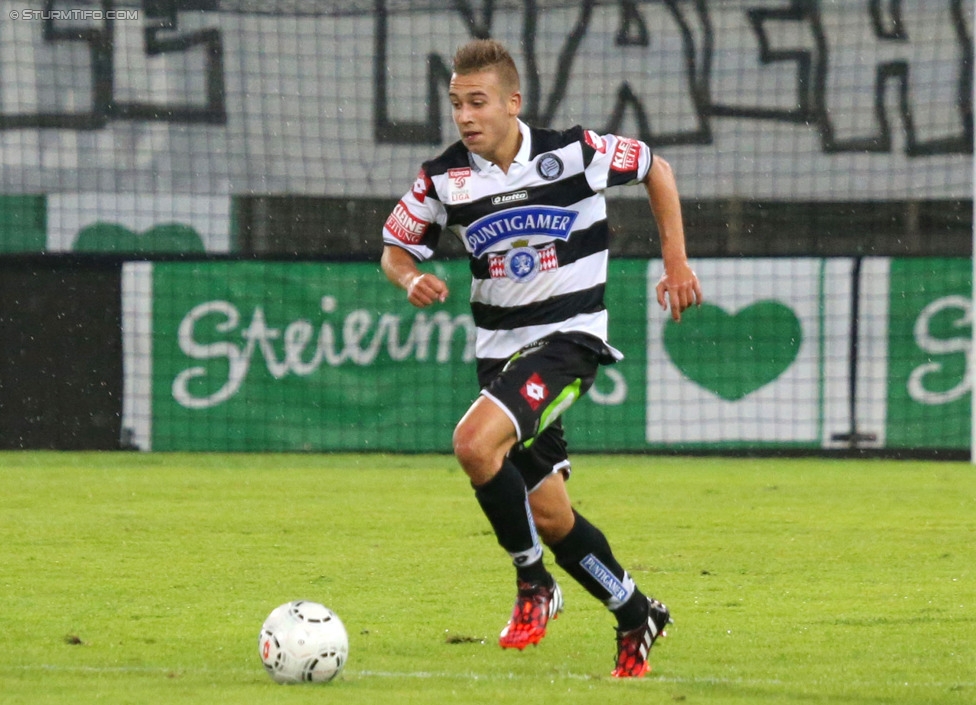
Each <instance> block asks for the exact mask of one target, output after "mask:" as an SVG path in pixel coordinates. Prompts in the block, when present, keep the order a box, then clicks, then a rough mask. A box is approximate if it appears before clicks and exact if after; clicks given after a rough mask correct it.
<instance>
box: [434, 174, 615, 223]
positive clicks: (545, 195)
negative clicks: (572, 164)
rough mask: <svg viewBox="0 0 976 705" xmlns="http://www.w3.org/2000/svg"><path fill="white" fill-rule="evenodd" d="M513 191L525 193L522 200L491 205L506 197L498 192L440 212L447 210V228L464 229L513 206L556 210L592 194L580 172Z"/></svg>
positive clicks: (448, 206) (583, 175)
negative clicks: (456, 226)
mask: <svg viewBox="0 0 976 705" xmlns="http://www.w3.org/2000/svg"><path fill="white" fill-rule="evenodd" d="M514 190H515V191H527V192H528V193H527V197H526V199H525V200H524V201H517V202H515V203H502V204H499V205H497V206H495V205H492V203H491V199H493V198H495V197H496V196H501V195H504V194H505V193H510V191H502V192H499V193H493V194H492V195H490V196H485V197H484V198H479V199H478V200H477V201H472V202H471V203H465V204H464V205H461V206H451V205H448V204H447V203H445V204H444V208H445V209H446V210H447V225H448V227H450V226H452V225H464V226H468V225H470V224H471V223H473V222H474V221H476V220H478V218H483V217H484V216H486V215H489V214H491V213H497V212H499V211H503V210H505V209H506V208H512V207H514V206H530V205H544V206H556V207H557V208H569V207H570V206H572V205H574V204H576V203H579V202H580V201H582V200H583V199H585V198H589V197H590V196H592V195H593V194H594V193H596V192H595V191H594V190H593V189H592V188H590V184H589V183H588V182H587V180H586V174H584V173H583V172H580V173H579V174H575V175H573V176H570V177H567V178H565V179H563V180H562V181H555V182H553V183H551V184H545V185H543V186H533V187H532V188H528V189H514Z"/></svg>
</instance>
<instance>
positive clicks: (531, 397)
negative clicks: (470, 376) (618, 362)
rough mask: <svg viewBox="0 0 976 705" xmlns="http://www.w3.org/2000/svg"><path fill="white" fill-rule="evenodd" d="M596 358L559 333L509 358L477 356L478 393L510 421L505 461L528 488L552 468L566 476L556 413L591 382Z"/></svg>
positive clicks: (563, 443)
mask: <svg viewBox="0 0 976 705" xmlns="http://www.w3.org/2000/svg"><path fill="white" fill-rule="evenodd" d="M599 365H600V356H599V355H598V354H597V353H596V352H595V351H594V350H593V349H591V348H590V347H586V346H583V345H580V344H579V343H578V342H574V340H572V339H570V338H567V337H563V336H550V337H549V338H545V339H543V340H541V341H539V342H537V343H534V344H532V345H530V346H528V347H526V348H523V349H522V350H520V351H519V352H518V353H516V354H515V355H513V356H512V358H511V359H509V360H479V361H478V382H479V384H480V385H481V388H482V389H481V394H482V395H483V396H486V397H488V398H489V399H491V400H492V401H493V402H494V403H495V404H497V405H498V407H499V408H501V410H502V411H504V412H505V413H506V414H507V415H508V417H509V418H510V419H511V420H512V423H513V424H514V425H515V431H516V434H517V435H518V443H517V444H516V445H515V447H514V448H513V449H512V451H511V452H510V453H509V456H508V457H509V459H510V460H511V461H512V462H513V463H514V465H515V467H517V468H518V469H519V472H520V473H521V474H522V477H523V479H524V480H525V484H526V487H528V488H529V491H530V492H531V491H532V490H533V489H535V488H536V487H537V486H538V485H539V484H540V483H541V482H542V481H543V480H545V479H546V478H547V477H548V476H549V475H550V474H552V473H554V472H562V473H563V474H564V475H565V476H566V477H567V478H568V477H569V472H570V465H569V456H568V455H567V452H566V439H565V437H564V434H563V424H562V420H561V419H560V416H561V414H562V413H563V412H564V411H566V409H568V408H569V407H570V406H572V405H573V403H575V402H576V401H577V400H578V399H579V398H580V397H582V396H583V395H584V394H586V392H587V391H588V390H589V388H590V387H591V386H592V385H593V380H594V378H595V377H596V372H597V368H598V367H599Z"/></svg>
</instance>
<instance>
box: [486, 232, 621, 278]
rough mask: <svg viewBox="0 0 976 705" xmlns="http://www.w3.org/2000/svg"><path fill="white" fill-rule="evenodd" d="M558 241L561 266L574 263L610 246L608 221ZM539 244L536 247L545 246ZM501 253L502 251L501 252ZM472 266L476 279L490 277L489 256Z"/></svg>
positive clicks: (557, 252)
mask: <svg viewBox="0 0 976 705" xmlns="http://www.w3.org/2000/svg"><path fill="white" fill-rule="evenodd" d="M553 242H555V243H556V261H557V262H559V266H560V267H565V266H566V265H567V264H572V263H573V262H575V261H576V260H579V259H583V258H584V257H589V256H590V255H593V254H596V253H597V252H602V251H603V250H605V249H607V248H608V247H609V246H610V228H609V227H608V226H607V221H605V220H601V221H598V222H596V223H593V225H591V226H590V227H588V228H586V229H585V230H577V231H575V232H574V233H573V234H572V235H570V236H569V240H567V241H565V242H563V241H562V240H554V241H553ZM544 246H545V245H544V244H543V245H537V246H536V247H544ZM499 254H501V253H499ZM469 261H470V266H471V276H473V277H474V278H475V279H490V278H491V275H490V274H489V273H488V258H487V257H482V258H481V259H474V258H473V257H472V258H471V259H470V260H469Z"/></svg>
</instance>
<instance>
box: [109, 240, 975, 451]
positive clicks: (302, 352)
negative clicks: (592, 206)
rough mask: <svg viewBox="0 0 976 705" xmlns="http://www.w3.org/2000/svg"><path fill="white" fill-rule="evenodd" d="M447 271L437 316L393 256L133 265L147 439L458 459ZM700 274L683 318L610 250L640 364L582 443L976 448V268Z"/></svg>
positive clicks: (611, 296) (129, 363)
mask: <svg viewBox="0 0 976 705" xmlns="http://www.w3.org/2000/svg"><path fill="white" fill-rule="evenodd" d="M435 266H436V268H437V272H438V274H439V275H440V276H442V277H444V278H445V279H447V281H448V282H449V283H450V286H451V290H452V295H451V297H450V298H449V299H448V301H447V302H446V303H445V304H444V305H442V306H435V307H431V308H429V309H425V310H418V309H415V308H413V307H412V306H410V305H409V304H408V303H407V302H406V300H405V297H404V296H403V295H402V293H401V292H399V291H398V290H396V289H394V288H393V287H392V286H390V285H389V283H388V282H387V281H386V280H385V278H384V277H383V275H382V273H381V272H380V271H379V268H378V266H376V265H375V264H367V263H342V264H338V263H336V264H326V263H272V262H202V263H166V264H155V265H153V264H150V263H130V264H128V265H126V267H125V270H124V272H123V297H124V302H123V304H124V306H123V310H124V321H123V328H124V343H125V367H126V385H125V403H124V417H125V418H124V426H125V427H126V428H127V429H129V431H130V433H131V436H132V440H133V443H134V444H135V445H136V446H137V447H140V448H143V449H157V450H231V451H236V450H253V451H264V450H388V451H396V450H401V451H449V450H450V442H451V441H450V439H451V432H452V430H453V427H454V424H455V423H456V421H457V419H458V418H460V416H461V415H462V414H463V413H464V411H465V409H466V408H467V407H468V405H469V404H470V403H471V401H472V400H473V399H474V397H475V396H476V394H477V387H476V382H475V371H474V357H473V352H474V349H473V343H474V326H473V324H472V321H471V317H470V313H469V311H468V304H467V282H468V276H469V275H468V273H467V264H466V263H465V262H446V263H440V264H437V265H435ZM695 268H696V271H697V272H698V274H699V277H700V279H701V280H702V282H703V286H704V287H705V292H706V297H707V300H706V302H705V303H704V304H703V305H702V306H701V307H700V308H693V309H691V310H689V311H687V312H686V313H685V315H684V317H683V320H682V322H681V323H680V324H677V323H674V322H673V321H671V319H670V316H669V315H668V314H667V313H665V312H664V311H662V310H661V309H660V308H659V306H658V305H657V302H656V300H655V299H656V297H655V293H654V287H655V285H656V283H657V280H658V277H659V276H660V262H658V261H650V262H648V261H643V260H621V261H614V262H612V263H611V270H610V275H609V279H608V286H607V306H608V308H609V310H610V313H611V340H612V342H613V343H614V344H615V345H616V346H618V347H619V348H620V349H621V350H623V352H624V353H625V355H626V357H625V359H624V360H623V361H622V362H620V363H618V364H616V365H613V366H610V367H606V368H603V369H602V370H601V372H600V374H599V376H598V378H597V381H596V384H595V385H594V387H593V389H592V390H591V391H590V393H589V394H588V395H587V396H586V397H584V399H583V400H582V401H581V402H580V403H578V404H577V405H576V406H574V407H573V409H572V410H570V411H569V412H568V413H567V414H566V417H565V422H566V425H567V429H568V433H569V439H570V442H571V447H572V448H574V449H577V450H611V451H612V450H620V451H637V450H646V449H653V448H664V447H676V448H716V449H733V448H756V447H765V448H776V447H784V448H785V447H800V448H834V447H845V446H847V445H848V440H847V439H848V438H849V437H850V435H851V434H852V433H853V434H857V437H858V438H859V445H860V447H894V448H959V449H965V448H968V447H969V434H970V430H969V429H970V409H969V404H970V401H969V400H970V392H971V386H972V377H971V372H970V364H969V361H970V348H971V344H970V340H971V329H972V307H971V291H972V285H971V279H972V277H971V263H970V261H969V260H948V259H939V260H897V259H896V260H888V259H880V258H876V259H866V260H864V261H863V262H862V266H861V268H860V274H859V278H858V289H857V290H858V296H857V301H856V304H857V305H856V306H855V300H854V291H855V288H854V276H855V272H856V271H857V270H856V269H855V267H854V260H852V259H847V258H838V259H726V260H705V261H701V262H697V263H695ZM855 316H856V324H857V325H854V323H855ZM855 331H856V340H855V339H852V335H853V334H854V332H855ZM855 353H856V355H855ZM852 355H855V357H854V358H852ZM852 362H853V364H852ZM852 375H853V377H852ZM852 394H853V397H852Z"/></svg>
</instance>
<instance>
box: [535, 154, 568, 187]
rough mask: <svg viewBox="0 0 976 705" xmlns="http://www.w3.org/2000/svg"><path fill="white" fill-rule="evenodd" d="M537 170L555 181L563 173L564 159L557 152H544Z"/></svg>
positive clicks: (540, 174)
mask: <svg viewBox="0 0 976 705" xmlns="http://www.w3.org/2000/svg"><path fill="white" fill-rule="evenodd" d="M535 170H536V171H537V172H539V176H541V177H542V178H543V179H545V180H546V181H555V180H556V179H558V178H559V177H560V176H562V175H563V160H562V159H560V158H559V157H557V156H556V155H555V154H551V153H550V154H543V155H542V156H541V157H539V162H538V164H536V165H535Z"/></svg>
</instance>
